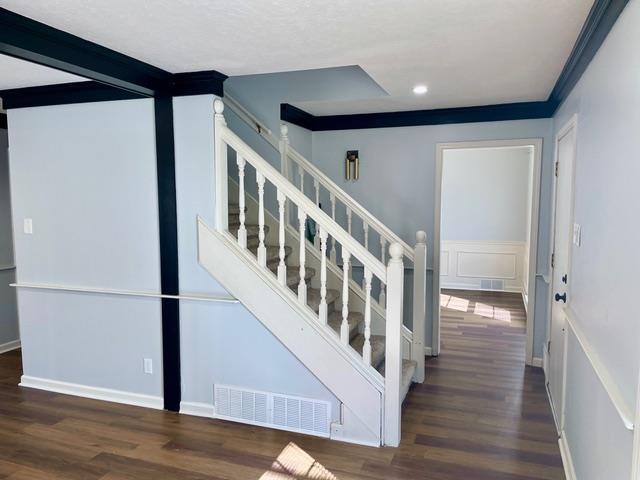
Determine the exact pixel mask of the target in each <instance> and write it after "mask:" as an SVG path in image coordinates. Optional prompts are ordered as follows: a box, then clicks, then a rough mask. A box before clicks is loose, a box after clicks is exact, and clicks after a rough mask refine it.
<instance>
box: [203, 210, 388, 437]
mask: <svg viewBox="0 0 640 480" xmlns="http://www.w3.org/2000/svg"><path fill="white" fill-rule="evenodd" d="M198 256H199V261H200V264H201V265H202V266H203V267H204V268H205V269H206V270H207V271H208V272H209V273H210V274H211V275H212V276H214V278H216V279H217V280H218V281H219V282H220V283H221V284H222V285H223V286H224V288H225V289H227V290H228V291H229V292H230V293H231V294H232V295H234V296H235V297H236V298H238V299H239V300H240V301H241V302H242V303H243V305H244V306H245V307H246V308H247V309H248V310H249V311H250V312H251V313H252V314H253V315H254V316H255V317H256V318H257V319H258V320H259V321H261V322H262V324H263V325H265V327H266V328H267V329H268V330H269V331H271V333H272V334H273V335H274V336H275V337H276V338H278V339H279V340H280V341H281V342H282V343H283V344H284V345H285V346H286V347H287V348H288V349H289V350H290V351H291V352H292V353H293V355H294V356H296V357H297V358H298V359H299V360H300V361H301V363H302V364H304V365H305V366H306V368H307V369H309V371H310V372H311V373H312V374H314V375H315V376H316V378H318V379H319V380H320V381H321V382H322V383H323V384H324V385H325V386H326V387H327V388H328V389H329V390H330V391H331V392H333V394H334V395H335V396H336V397H337V398H338V399H339V401H340V402H342V403H343V404H344V405H345V406H346V407H347V408H349V409H350V410H351V411H353V412H354V414H355V415H357V417H358V419H359V420H360V421H361V422H362V423H363V424H364V425H366V427H367V432H366V435H364V436H362V438H355V439H354V440H355V441H356V442H357V443H363V444H371V443H379V442H380V441H381V439H382V437H381V433H382V423H381V415H380V412H381V411H382V409H383V403H382V398H383V396H382V392H383V391H384V379H383V378H382V376H381V375H380V374H379V372H377V371H376V370H374V369H373V368H372V367H370V366H367V365H365V364H364V363H363V362H362V358H361V357H360V355H359V353H357V352H355V351H353V350H352V349H351V347H348V346H345V345H342V344H341V343H339V342H337V341H336V340H337V338H338V337H337V336H336V334H335V332H333V331H330V329H328V328H327V327H326V326H323V325H320V324H319V323H318V321H317V318H316V317H315V314H314V313H313V312H312V310H311V309H310V308H308V307H307V306H303V305H301V304H300V303H299V301H298V299H297V296H296V295H295V294H294V292H292V291H291V290H290V289H283V288H282V287H281V286H280V285H279V284H278V283H277V279H276V278H275V276H274V275H273V273H272V272H270V271H268V270H266V269H264V268H261V267H259V266H258V265H257V263H256V261H255V258H254V257H253V256H252V254H251V253H249V252H247V251H246V250H242V249H241V248H240V247H239V246H238V245H237V243H236V242H235V241H234V239H233V237H232V236H231V235H230V234H229V233H228V232H216V231H215V230H212V229H210V228H209V227H208V226H207V225H206V224H205V223H204V222H203V221H202V220H201V219H198ZM310 346H312V348H310ZM344 428H345V429H346V430H347V431H349V425H344ZM348 433H349V432H347V433H345V436H346V437H348V436H349V435H348ZM360 433H362V432H360Z"/></svg>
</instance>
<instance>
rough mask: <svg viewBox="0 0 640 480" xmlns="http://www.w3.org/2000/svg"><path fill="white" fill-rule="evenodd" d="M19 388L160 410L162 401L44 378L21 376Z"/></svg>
mask: <svg viewBox="0 0 640 480" xmlns="http://www.w3.org/2000/svg"><path fill="white" fill-rule="evenodd" d="M19 385H20V386H21V387H28V388H37V389H38V390H46V391H48V392H56V393H62V394H64V395H74V396H76V397H84V398H92V399H94V400H103V401H105V402H115V403H124V404H127V405H135V406H137V407H145V408H153V409H156V410H162V409H163V408H164V400H163V398H162V397H156V396H153V395H144V394H141V393H132V392H124V391H122V390H113V389H110V388H101V387H91V386H89V385H80V384H77V383H68V382H61V381H59V380H49V379H46V378H38V377H30V376H27V375H23V376H22V378H21V379H20V384H19Z"/></svg>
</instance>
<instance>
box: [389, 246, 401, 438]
mask: <svg viewBox="0 0 640 480" xmlns="http://www.w3.org/2000/svg"><path fill="white" fill-rule="evenodd" d="M389 256H390V258H389V264H388V265H387V318H386V339H385V342H386V345H385V376H384V444H385V445H387V446H391V447H397V446H398V445H399V444H400V422H401V407H402V398H401V395H400V388H401V382H402V299H403V294H404V292H403V290H404V265H403V263H402V245H400V244H399V243H393V244H392V245H391V246H390V247H389Z"/></svg>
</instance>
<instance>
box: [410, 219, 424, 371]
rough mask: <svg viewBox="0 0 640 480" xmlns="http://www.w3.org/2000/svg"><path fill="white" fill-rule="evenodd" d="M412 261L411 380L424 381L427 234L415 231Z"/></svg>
mask: <svg viewBox="0 0 640 480" xmlns="http://www.w3.org/2000/svg"><path fill="white" fill-rule="evenodd" d="M413 252H414V262H413V345H412V346H411V357H412V360H414V361H415V362H416V363H417V364H418V365H417V367H416V371H415V373H414V374H413V381H414V382H418V383H422V382H424V334H425V323H426V320H427V319H426V316H427V303H426V302H427V234H426V232H423V231H422V230H420V231H418V232H417V233H416V246H415V247H414V250H413Z"/></svg>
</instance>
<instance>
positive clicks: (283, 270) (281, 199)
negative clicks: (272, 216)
mask: <svg viewBox="0 0 640 480" xmlns="http://www.w3.org/2000/svg"><path fill="white" fill-rule="evenodd" d="M286 200H287V197H286V196H285V194H284V193H282V192H281V191H280V190H278V214H279V217H280V223H279V225H278V245H279V246H280V248H279V250H278V255H279V256H280V263H279V264H278V282H280V285H282V286H283V287H286V286H287V265H286V264H285V263H284V255H285V250H284V219H285V213H284V212H285V203H286Z"/></svg>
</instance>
